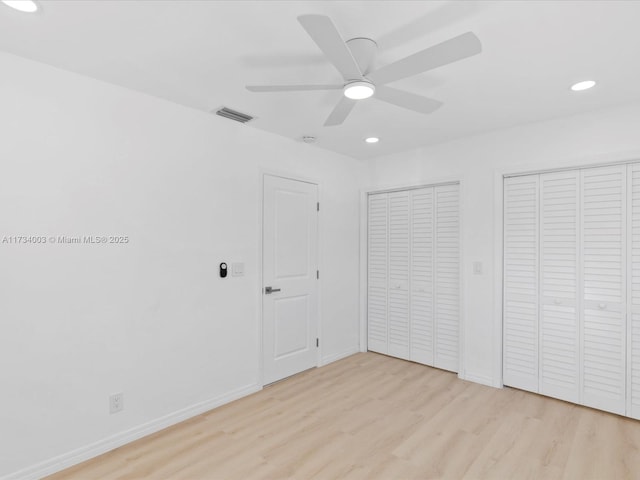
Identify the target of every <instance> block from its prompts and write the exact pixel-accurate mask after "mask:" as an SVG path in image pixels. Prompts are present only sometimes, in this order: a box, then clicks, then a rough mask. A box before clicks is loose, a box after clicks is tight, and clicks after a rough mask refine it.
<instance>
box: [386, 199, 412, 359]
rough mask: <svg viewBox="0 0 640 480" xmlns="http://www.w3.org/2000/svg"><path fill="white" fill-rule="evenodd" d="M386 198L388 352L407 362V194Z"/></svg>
mask: <svg viewBox="0 0 640 480" xmlns="http://www.w3.org/2000/svg"><path fill="white" fill-rule="evenodd" d="M388 198H389V286H388V297H387V298H388V309H387V311H388V313H387V315H388V325H389V327H388V328H389V346H388V353H389V355H393V356H394V357H399V358H404V359H409V262H410V254H409V192H407V191H403V192H394V193H389V194H388Z"/></svg>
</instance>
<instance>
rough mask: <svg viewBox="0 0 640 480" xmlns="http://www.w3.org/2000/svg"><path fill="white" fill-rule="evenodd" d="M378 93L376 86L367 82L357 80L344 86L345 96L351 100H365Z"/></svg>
mask: <svg viewBox="0 0 640 480" xmlns="http://www.w3.org/2000/svg"><path fill="white" fill-rule="evenodd" d="M375 91H376V86H375V85H374V84H373V83H371V82H367V81H366V80H356V81H355V82H349V83H347V84H346V85H345V86H344V92H343V93H344V96H345V97H347V98H350V99H351V100H364V99H365V98H369V97H370V96H372V95H373V94H374V93H375Z"/></svg>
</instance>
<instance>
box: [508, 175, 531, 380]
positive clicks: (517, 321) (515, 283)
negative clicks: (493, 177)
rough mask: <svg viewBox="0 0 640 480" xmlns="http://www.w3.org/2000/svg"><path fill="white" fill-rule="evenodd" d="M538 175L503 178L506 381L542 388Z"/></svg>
mask: <svg viewBox="0 0 640 480" xmlns="http://www.w3.org/2000/svg"><path fill="white" fill-rule="evenodd" d="M538 182H539V175H528V176H523V177H512V178H505V179H504V307H503V328H504V332H503V375H504V384H505V385H509V386H512V387H516V388H522V389H523V390H529V391H532V392H537V391H538V305H539V303H538V262H539V257H538V236H539V230H538V216H539V209H538V203H539V202H538V195H539V188H538Z"/></svg>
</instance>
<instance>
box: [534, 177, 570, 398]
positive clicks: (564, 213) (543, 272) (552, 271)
mask: <svg viewBox="0 0 640 480" xmlns="http://www.w3.org/2000/svg"><path fill="white" fill-rule="evenodd" d="M579 187H580V173H579V172H578V171H569V172H559V173H545V174H542V175H540V322H539V332H540V333H539V374H540V375H539V376H540V393H542V394H544V395H549V396H552V397H556V398H560V399H562V400H568V401H571V402H579V401H580V386H579V378H580V377H579V362H580V358H579V321H578V298H579V296H578V265H579V258H578V241H579V228H578V219H579V215H578V209H579V204H580V196H579Z"/></svg>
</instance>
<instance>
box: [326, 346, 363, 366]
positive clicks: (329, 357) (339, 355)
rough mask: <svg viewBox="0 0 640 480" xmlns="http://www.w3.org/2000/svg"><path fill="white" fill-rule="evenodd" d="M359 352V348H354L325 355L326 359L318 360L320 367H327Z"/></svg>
mask: <svg viewBox="0 0 640 480" xmlns="http://www.w3.org/2000/svg"><path fill="white" fill-rule="evenodd" d="M359 351H360V347H358V346H354V347H351V348H349V349H347V350H344V351H342V352H340V353H334V354H333V355H327V356H326V357H322V360H320V366H321V367H324V366H325V365H329V364H330V363H333V362H336V361H338V360H342V359H343V358H346V357H349V356H351V355H353V354H354V353H358V352H359Z"/></svg>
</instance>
